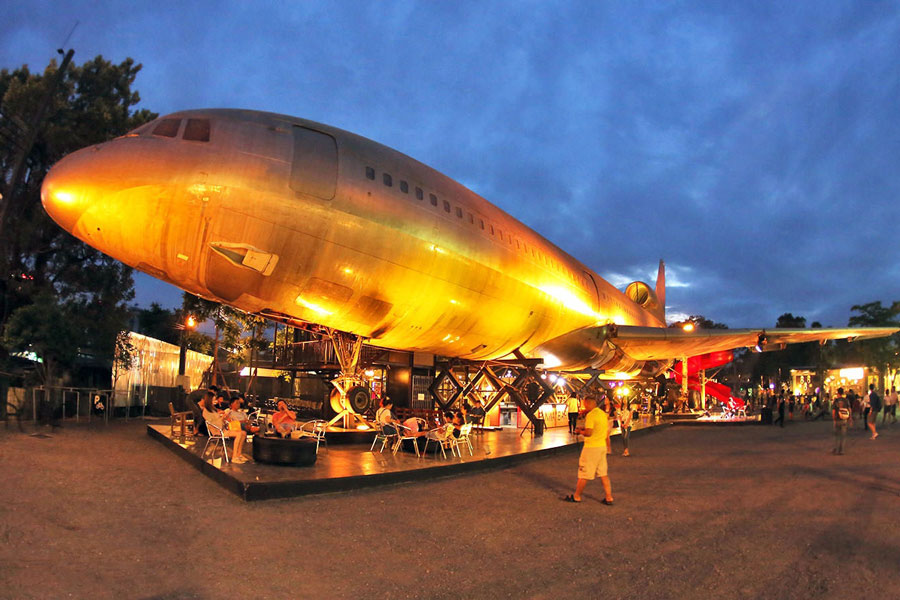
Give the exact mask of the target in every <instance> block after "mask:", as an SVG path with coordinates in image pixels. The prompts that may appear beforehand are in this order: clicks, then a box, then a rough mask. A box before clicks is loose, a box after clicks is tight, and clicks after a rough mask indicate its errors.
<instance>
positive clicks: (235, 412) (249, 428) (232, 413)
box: [225, 396, 259, 433]
mask: <svg viewBox="0 0 900 600" xmlns="http://www.w3.org/2000/svg"><path fill="white" fill-rule="evenodd" d="M243 402H244V399H243V398H241V397H240V396H237V397H235V398H232V399H231V406H230V407H229V408H228V410H226V411H225V420H226V421H228V422H237V423H240V426H241V429H243V430H244V431H246V432H247V433H256V432H258V431H259V427H257V426H256V425H251V424H250V417H249V416H247V413H246V412H244V411H243V410H241V404H242V403H243Z"/></svg>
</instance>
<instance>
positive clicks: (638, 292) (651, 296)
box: [625, 281, 659, 310]
mask: <svg viewBox="0 0 900 600" xmlns="http://www.w3.org/2000/svg"><path fill="white" fill-rule="evenodd" d="M625 295H626V296H628V297H629V298H630V299H631V300H632V301H633V302H634V303H635V304H637V305H638V306H641V307H642V308H645V309H647V310H655V309H657V308H659V298H657V297H656V292H655V291H653V289H651V288H650V286H649V285H647V284H646V283H644V282H643V281H633V282H631V283H629V284H628V287H627V288H625Z"/></svg>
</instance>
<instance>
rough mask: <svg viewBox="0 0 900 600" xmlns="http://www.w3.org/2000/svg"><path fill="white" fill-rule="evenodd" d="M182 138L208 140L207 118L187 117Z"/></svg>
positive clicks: (198, 140)
mask: <svg viewBox="0 0 900 600" xmlns="http://www.w3.org/2000/svg"><path fill="white" fill-rule="evenodd" d="M183 137H184V139H186V140H192V141H195V142H208V141H209V119H188V120H187V125H185V126H184V136H183Z"/></svg>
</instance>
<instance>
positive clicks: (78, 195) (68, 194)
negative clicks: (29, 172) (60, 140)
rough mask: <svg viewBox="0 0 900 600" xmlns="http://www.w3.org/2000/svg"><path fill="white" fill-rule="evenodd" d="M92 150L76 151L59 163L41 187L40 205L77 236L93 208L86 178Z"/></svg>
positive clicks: (89, 187) (90, 190)
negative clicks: (90, 209)
mask: <svg viewBox="0 0 900 600" xmlns="http://www.w3.org/2000/svg"><path fill="white" fill-rule="evenodd" d="M93 152H94V151H93V149H92V148H86V149H84V150H79V151H78V152H74V153H72V154H70V155H68V156H66V157H65V158H63V159H62V160H60V161H59V162H58V163H56V164H55V165H54V166H53V167H52V168H51V169H50V172H49V173H47V175H45V176H44V183H43V185H42V186H41V204H43V205H44V210H46V211H47V214H48V215H50V218H52V219H53V220H54V221H56V222H57V224H59V226H60V227H62V228H63V229H65V230H66V231H68V232H69V233H74V232H75V228H76V226H77V225H78V221H79V219H80V218H81V216H82V215H83V214H84V212H85V211H86V210H87V208H88V206H89V205H90V201H91V196H92V189H91V186H90V185H89V184H88V181H89V178H88V177H87V175H88V173H89V169H90V167H89V166H88V164H87V162H88V161H87V158H88V156H89V155H90V154H93Z"/></svg>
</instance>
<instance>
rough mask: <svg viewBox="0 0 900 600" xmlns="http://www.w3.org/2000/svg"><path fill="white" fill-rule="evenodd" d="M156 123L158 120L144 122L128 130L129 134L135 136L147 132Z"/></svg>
mask: <svg viewBox="0 0 900 600" xmlns="http://www.w3.org/2000/svg"><path fill="white" fill-rule="evenodd" d="M155 124H156V121H150V122H149V123H144V124H143V125H141V126H140V127H135V128H134V129H132V130H131V131H129V132H128V135H129V136H131V137H133V136H136V135H141V134H142V133H146V132H147V130H148V129H150V128H151V127H153V125H155Z"/></svg>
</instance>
